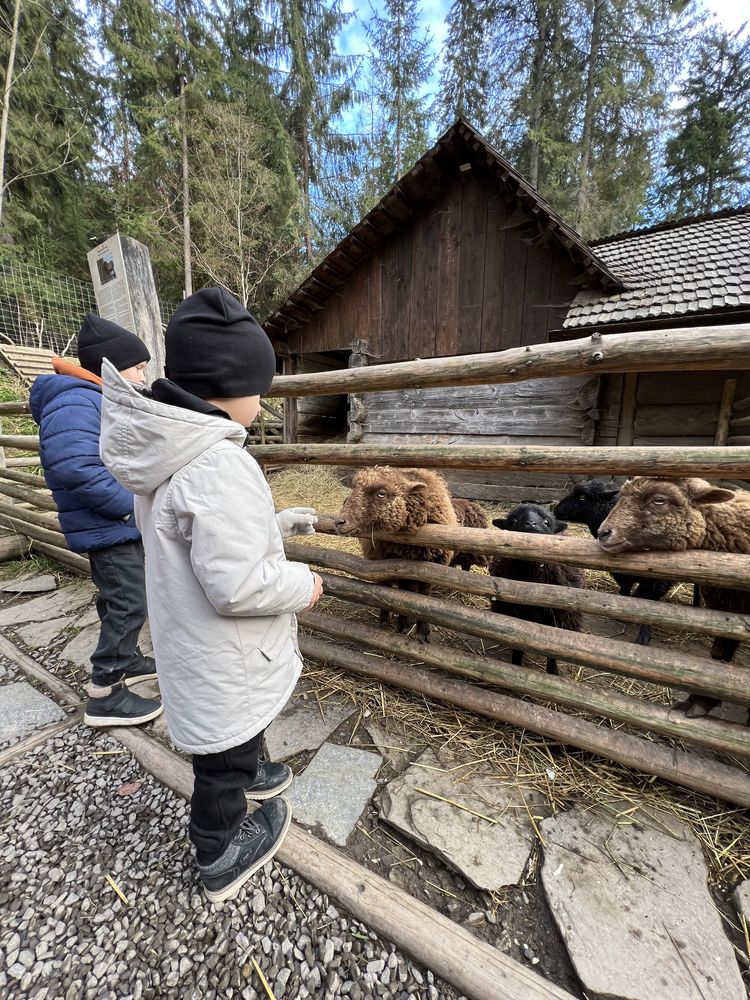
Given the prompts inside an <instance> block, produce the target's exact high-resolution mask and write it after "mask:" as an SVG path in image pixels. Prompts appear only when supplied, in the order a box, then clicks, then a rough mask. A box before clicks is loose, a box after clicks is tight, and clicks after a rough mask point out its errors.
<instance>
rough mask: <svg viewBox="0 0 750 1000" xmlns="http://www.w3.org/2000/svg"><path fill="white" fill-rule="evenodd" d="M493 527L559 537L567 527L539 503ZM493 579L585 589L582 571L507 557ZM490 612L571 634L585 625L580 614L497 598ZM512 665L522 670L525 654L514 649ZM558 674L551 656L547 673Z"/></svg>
mask: <svg viewBox="0 0 750 1000" xmlns="http://www.w3.org/2000/svg"><path fill="white" fill-rule="evenodd" d="M492 523H493V524H494V525H495V527H496V528H502V529H503V530H504V531H523V532H526V533H529V534H535V535H557V534H559V533H560V532H561V531H565V529H566V528H567V527H568V525H567V524H566V522H565V521H558V520H557V518H556V517H555V515H554V514H553V513H552V511H551V510H548V509H547V508H546V507H542V506H541V505H540V504H536V503H522V504H519V505H518V506H517V507H514V508H513V510H512V511H511V512H510V513H509V514H508V516H507V517H496V518H495V519H494V520H493V522H492ZM490 575H491V576H500V577H505V578H506V579H508V580H522V581H526V582H527V583H552V584H557V585H558V586H561V587H585V585H586V579H585V577H584V574H583V570H581V569H579V568H578V567H577V566H558V565H555V564H554V563H536V562H532V561H530V560H525V559H512V558H508V557H505V556H501V557H499V558H497V559H493V560H492V562H491V563H490ZM490 608H491V610H492V611H496V612H497V613H499V614H501V615H511V616H512V617H514V618H521V619H522V620H523V621H527V622H535V623H536V624H537V625H551V626H553V627H555V628H564V629H568V630H569V631H571V632H580V631H581V625H582V622H583V616H582V615H581V612H580V611H568V610H565V609H560V608H546V607H545V608H542V607H533V606H531V605H525V604H513V603H511V602H509V601H501V600H499V599H497V598H493V599H492V603H491V605H490ZM511 662H513V663H514V664H515V665H516V666H517V667H520V666H521V665H522V664H523V650H521V649H514V650H513V653H512V657H511ZM559 672H560V671H559V670H558V668H557V660H556V659H555V657H554V656H548V657H547V673H548V674H559Z"/></svg>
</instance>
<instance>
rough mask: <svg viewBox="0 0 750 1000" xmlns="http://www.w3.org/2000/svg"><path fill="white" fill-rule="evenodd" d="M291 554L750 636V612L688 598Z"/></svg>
mask: <svg viewBox="0 0 750 1000" xmlns="http://www.w3.org/2000/svg"><path fill="white" fill-rule="evenodd" d="M285 548H286V554H287V556H288V558H289V559H291V560H297V561H298V562H304V563H309V564H311V565H313V566H324V567H326V568H327V569H337V570H342V571H343V572H345V573H348V574H349V575H351V576H354V577H356V578H357V579H358V580H366V581H368V582H370V583H386V582H388V581H390V580H422V581H423V582H425V583H432V584H437V585H438V586H441V587H446V588H447V589H449V590H459V591H463V592H464V593H467V594H477V595H479V596H481V597H487V598H492V597H497V598H499V599H500V600H503V601H515V602H516V603H517V604H524V605H531V606H533V607H542V608H549V607H551V608H566V609H569V610H573V611H583V612H584V613H586V614H589V615H601V616H605V617H608V618H614V619H616V620H618V621H626V622H637V623H638V624H645V625H661V626H664V627H666V628H674V629H686V630H689V631H691V632H702V633H704V634H706V635H711V636H721V637H722V638H727V639H739V641H740V642H747V641H748V640H749V639H750V616H748V615H735V614H731V613H730V612H728V611H711V610H709V609H708V608H693V607H688V606H687V605H684V604H666V603H664V602H659V601H646V600H641V599H639V598H637V597H621V596H620V595H619V594H610V593H607V592H606V591H602V590H580V589H578V588H576V587H562V586H554V585H552V584H548V583H527V582H525V581H522V580H506V579H505V578H504V577H494V576H485V575H484V574H481V573H466V572H464V571H463V570H461V569H452V568H451V567H449V566H439V565H438V564H437V563H426V562H416V561H412V560H410V559H381V560H372V559H362V558H360V557H359V556H353V555H350V554H349V553H348V552H340V551H339V550H338V549H328V548H323V547H322V546H320V545H306V544H304V543H303V542H292V543H287V544H286V546H285Z"/></svg>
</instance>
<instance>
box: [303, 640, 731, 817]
mask: <svg viewBox="0 0 750 1000" xmlns="http://www.w3.org/2000/svg"><path fill="white" fill-rule="evenodd" d="M300 647H301V649H302V652H303V653H304V655H305V656H309V657H311V658H312V659H314V660H317V661H319V662H320V663H323V664H326V663H328V664H331V663H333V664H335V665H336V666H337V667H339V668H341V669H342V670H346V671H348V672H350V673H354V674H358V675H360V676H363V677H374V678H376V679H377V680H380V681H382V682H383V683H385V684H391V685H392V686H393V687H400V688H406V689H407V690H410V691H416V692H418V693H419V694H420V695H424V696H426V697H428V698H433V699H434V700H435V701H443V702H446V703H447V704H450V705H455V706H456V707H459V708H463V709H466V710H467V711H471V712H475V713H476V714H477V715H483V716H485V717H488V718H491V719H497V720H498V721H501V722H509V723H511V724H512V725H514V726H519V727H520V728H521V729H530V730H531V731H532V732H535V733H540V734H541V735H542V736H550V737H552V738H553V739H556V740H558V741H559V742H560V743H567V744H569V745H571V746H576V747H579V748H580V749H582V750H587V751H589V752H590V753H595V754H598V755H599V756H601V757H606V758H607V759H608V760H615V761H617V762H618V763H620V764H624V765H625V766H626V767H632V768H635V769H637V770H639V771H643V772H645V773H646V774H655V775H657V777H660V778H665V779H666V780H667V781H672V782H674V783H675V784H678V785H683V786H684V787H685V788H692V789H693V790H694V791H698V792H704V793H705V794H708V795H712V796H714V797H715V798H718V799H724V800H725V801H727V802H734V803H736V804H737V805H740V806H743V807H745V808H747V807H748V805H750V775H748V774H747V773H746V772H745V771H744V770H742V769H740V768H738V767H731V766H729V765H727V764H721V763H719V762H717V761H714V760H711V759H709V758H704V757H699V756H698V755H697V754H691V753H686V752H685V751H682V750H675V749H672V748H670V747H663V746H659V744H658V743H654V742H652V741H651V740H645V739H642V738H640V737H638V736H631V735H630V734H628V733H622V732H618V731H616V730H612V729H607V728H605V727H602V726H597V725H595V724H594V723H593V722H588V721H587V720H585V719H578V718H575V717H574V716H570V715H566V714H565V713H563V712H555V711H552V710H551V709H549V708H543V707H542V706H541V705H534V704H531V703H529V702H523V701H519V700H518V699H517V698H511V697H508V696H507V695H502V694H498V693H497V692H495V691H487V690H483V689H481V688H476V687H474V686H473V685H471V684H463V683H461V682H460V681H455V680H450V679H448V678H445V677H439V676H437V675H434V674H431V673H430V672H429V671H426V670H423V669H420V668H419V667H415V666H412V665H411V664H406V663H399V662H398V661H387V660H383V659H382V658H380V657H373V656H365V655H363V654H362V653H357V652H355V651H354V650H351V649H342V648H341V647H340V646H334V645H332V644H331V643H327V642H321V641H320V640H319V639H312V638H310V637H308V636H301V637H300Z"/></svg>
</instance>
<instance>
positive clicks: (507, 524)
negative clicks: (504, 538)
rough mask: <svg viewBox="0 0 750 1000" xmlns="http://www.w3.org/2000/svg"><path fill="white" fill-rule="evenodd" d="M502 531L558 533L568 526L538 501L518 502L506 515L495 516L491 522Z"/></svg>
mask: <svg viewBox="0 0 750 1000" xmlns="http://www.w3.org/2000/svg"><path fill="white" fill-rule="evenodd" d="M492 523H493V524H494V525H495V527H496V528H502V529H503V531H523V532H525V533H526V534H530V535H558V534H560V532H561V531H565V529H566V528H567V527H568V525H567V522H565V521H558V520H557V518H556V517H555V515H554V514H553V513H552V511H551V510H548V508H547V507H542V506H541V504H538V503H520V504H519V505H518V506H517V507H514V508H513V510H512V511H511V512H510V513H509V514H508V516H507V517H496V518H495V519H494V520H493V522H492Z"/></svg>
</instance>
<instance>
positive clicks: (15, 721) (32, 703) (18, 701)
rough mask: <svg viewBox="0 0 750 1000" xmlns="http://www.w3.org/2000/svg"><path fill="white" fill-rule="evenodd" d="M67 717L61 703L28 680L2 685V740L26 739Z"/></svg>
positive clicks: (0, 713) (0, 719)
mask: <svg viewBox="0 0 750 1000" xmlns="http://www.w3.org/2000/svg"><path fill="white" fill-rule="evenodd" d="M64 718H66V716H65V712H63V710H62V709H61V708H60V706H59V705H56V704H55V703H54V701H52V699H51V698H48V697H47V696H46V695H45V694H42V693H41V691H37V689H36V688H33V687H32V686H31V685H30V684H28V683H27V682H26V681H16V682H15V683H13V684H4V685H3V686H2V687H0V743H8V742H11V741H13V740H19V739H22V738H23V737H24V736H28V735H29V733H33V732H34V731H35V730H37V729H41V728H42V726H48V725H50V723H52V722H61V721H62V720H63V719H64Z"/></svg>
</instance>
